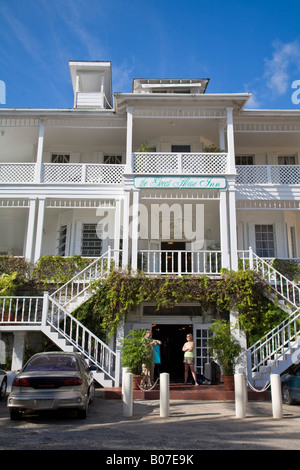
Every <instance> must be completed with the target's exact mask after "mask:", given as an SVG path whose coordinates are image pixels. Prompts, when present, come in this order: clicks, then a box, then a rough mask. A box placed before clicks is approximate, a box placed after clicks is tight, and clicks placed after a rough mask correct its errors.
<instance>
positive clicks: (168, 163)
mask: <svg viewBox="0 0 300 470" xmlns="http://www.w3.org/2000/svg"><path fill="white" fill-rule="evenodd" d="M227 162H228V157H227V154H226V153H214V154H208V153H135V154H134V172H135V173H147V174H155V173H158V174H174V173H177V174H200V175H205V174H210V175H211V174H222V175H224V174H226V173H228V171H227V170H228V165H227Z"/></svg>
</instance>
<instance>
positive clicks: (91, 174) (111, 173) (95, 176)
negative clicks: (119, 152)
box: [86, 164, 125, 184]
mask: <svg viewBox="0 0 300 470" xmlns="http://www.w3.org/2000/svg"><path fill="white" fill-rule="evenodd" d="M124 169H125V165H113V164H109V165H87V166H86V182H87V183H104V184H120V183H121V182H122V177H123V173H124Z"/></svg>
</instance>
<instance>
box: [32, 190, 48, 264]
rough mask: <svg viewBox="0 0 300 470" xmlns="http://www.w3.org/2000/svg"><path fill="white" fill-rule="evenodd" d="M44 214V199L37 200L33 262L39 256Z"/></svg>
mask: <svg viewBox="0 0 300 470" xmlns="http://www.w3.org/2000/svg"><path fill="white" fill-rule="evenodd" d="M44 213H45V198H41V199H39V209H38V222H37V230H36V242H35V253H34V261H35V262H36V261H37V260H38V259H39V258H40V256H41V250H42V238H43V227H44Z"/></svg>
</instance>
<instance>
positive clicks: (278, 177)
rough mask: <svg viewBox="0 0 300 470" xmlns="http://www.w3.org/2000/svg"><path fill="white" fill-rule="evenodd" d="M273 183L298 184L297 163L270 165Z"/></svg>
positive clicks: (299, 178) (299, 181) (299, 170)
mask: <svg viewBox="0 0 300 470" xmlns="http://www.w3.org/2000/svg"><path fill="white" fill-rule="evenodd" d="M271 178H272V183H273V184H300V167H299V166H297V165H278V166H272V167H271Z"/></svg>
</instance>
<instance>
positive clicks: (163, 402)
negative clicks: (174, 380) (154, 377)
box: [159, 372, 170, 418]
mask: <svg viewBox="0 0 300 470" xmlns="http://www.w3.org/2000/svg"><path fill="white" fill-rule="evenodd" d="M159 380H160V416H161V418H168V416H169V408H170V387H169V384H170V375H169V374H167V373H166V372H164V373H163V374H160V376H159Z"/></svg>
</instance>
